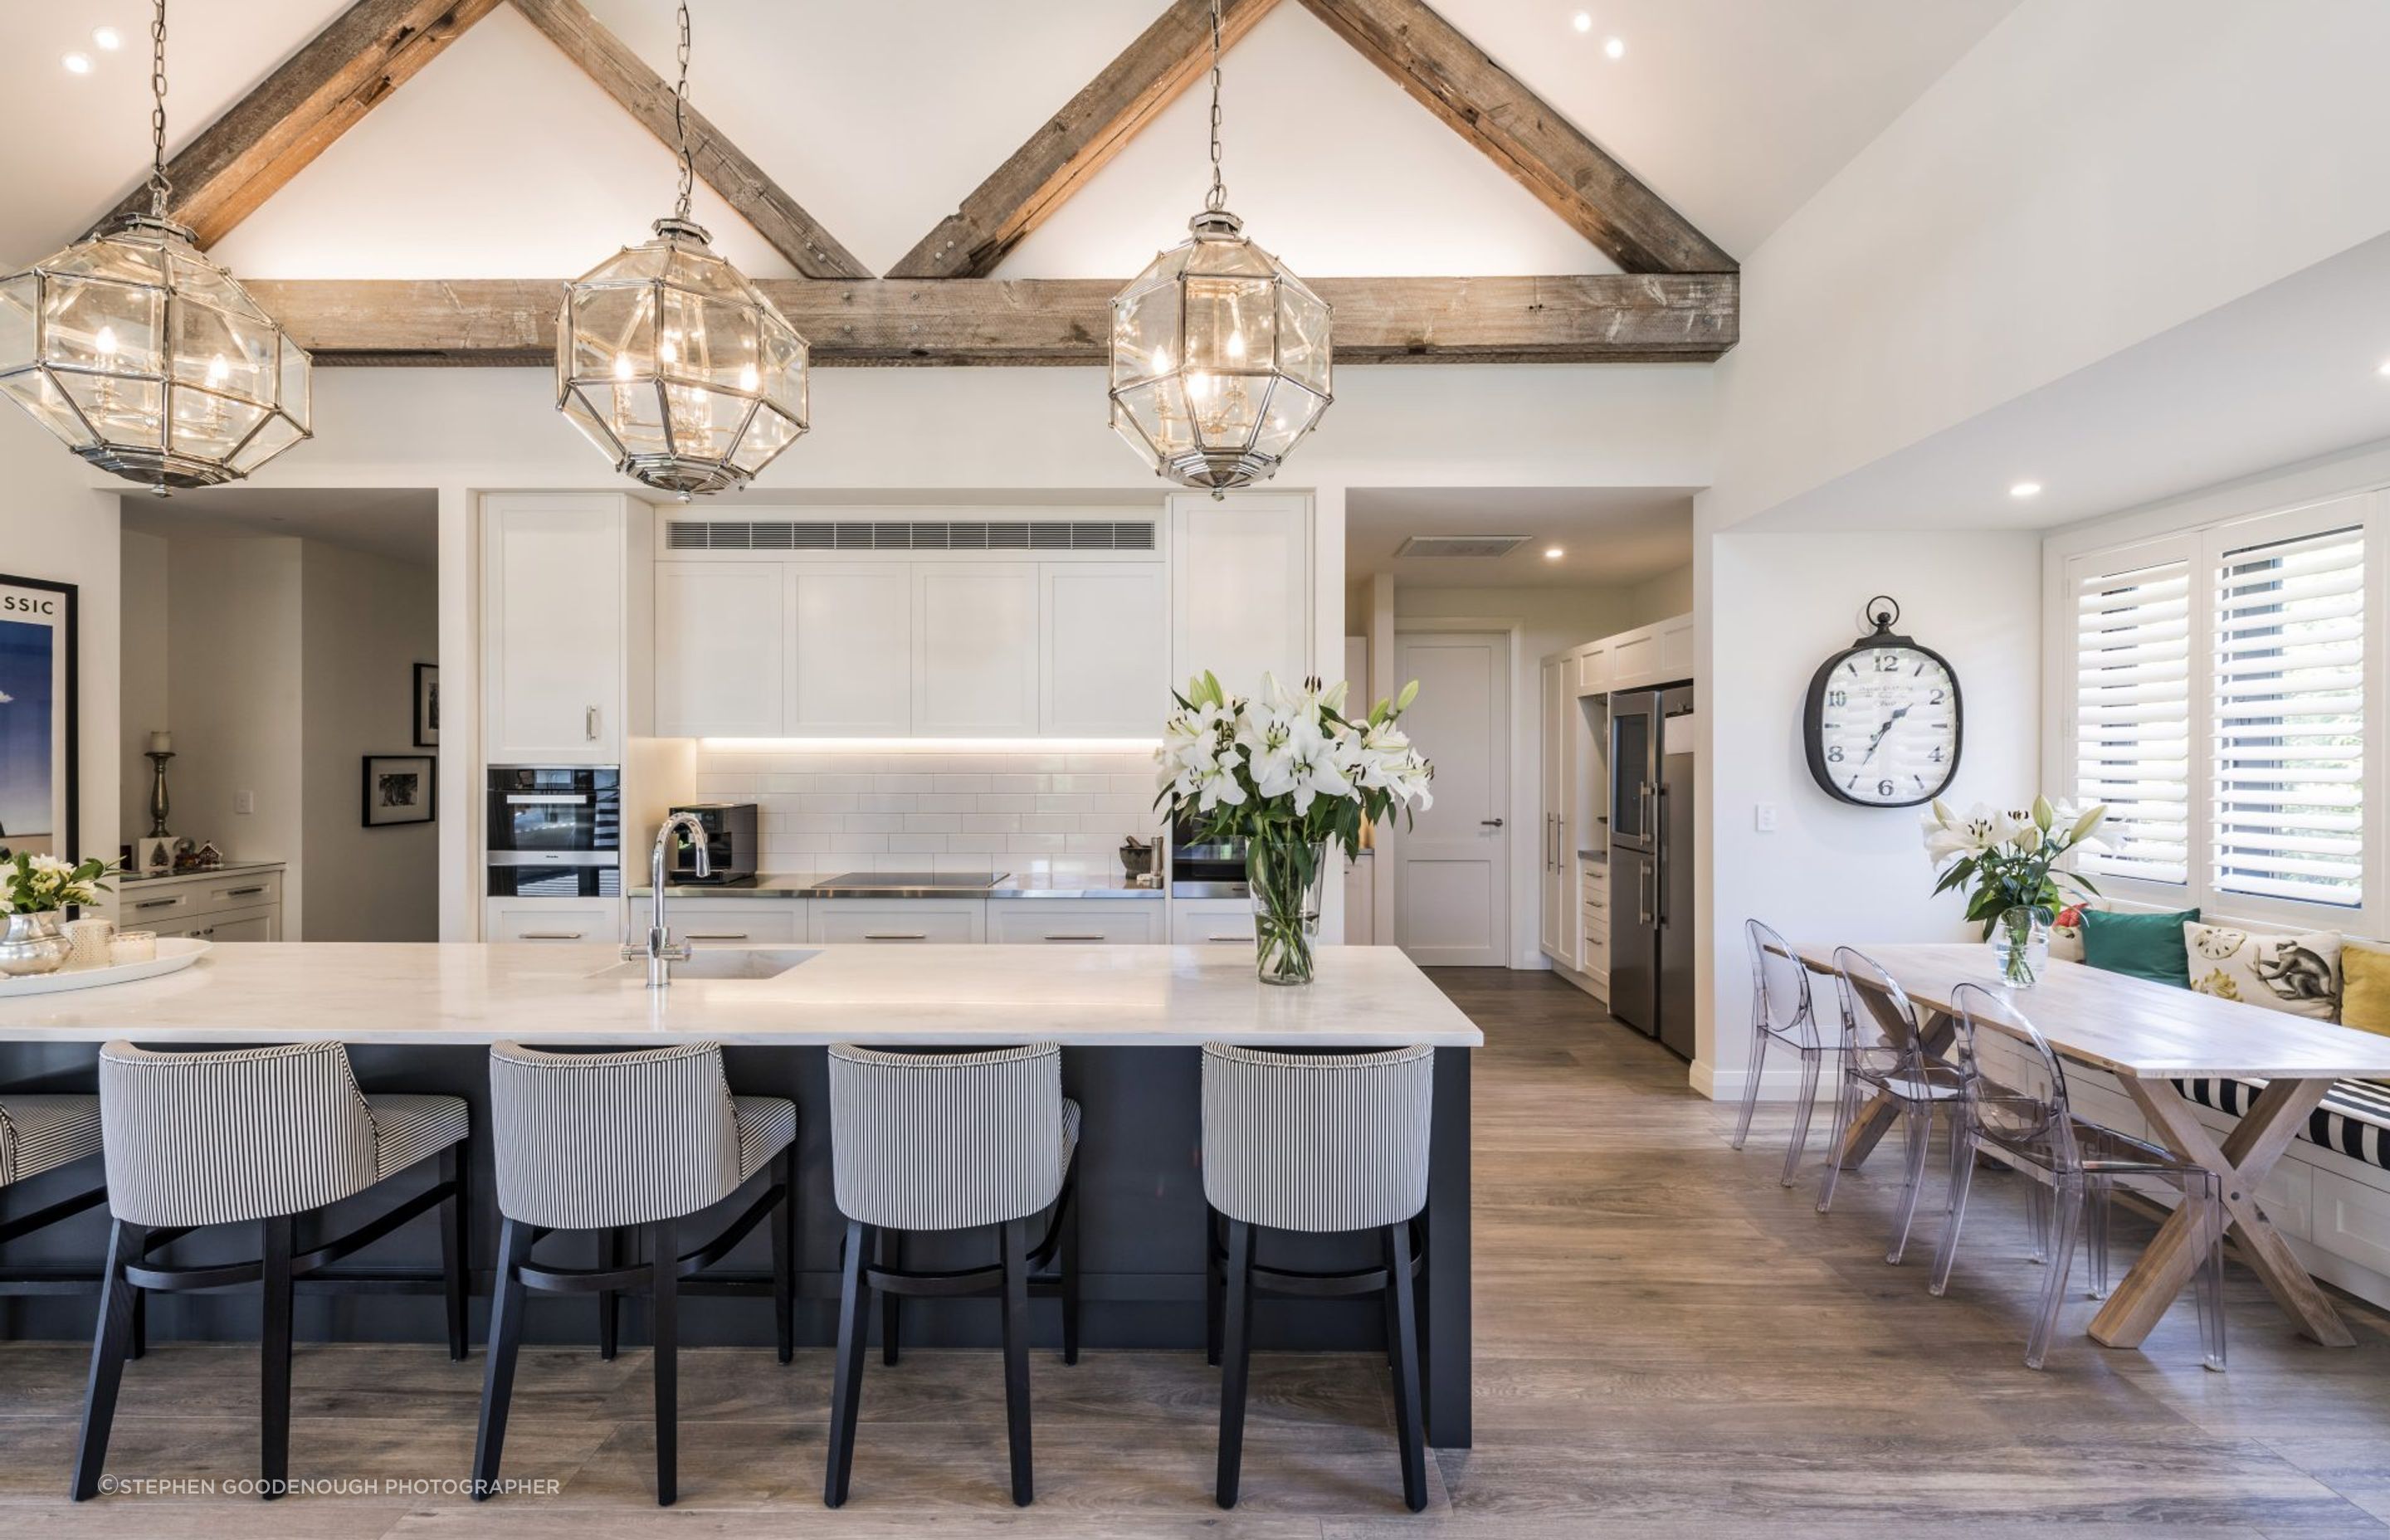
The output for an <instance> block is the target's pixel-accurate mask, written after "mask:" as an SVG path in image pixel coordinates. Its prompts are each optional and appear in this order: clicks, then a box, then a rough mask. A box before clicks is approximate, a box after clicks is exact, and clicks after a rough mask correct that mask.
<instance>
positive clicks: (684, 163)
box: [159, 0, 697, 223]
mask: <svg viewBox="0 0 2390 1540" xmlns="http://www.w3.org/2000/svg"><path fill="white" fill-rule="evenodd" d="M159 3H160V4H161V6H162V5H163V4H164V3H165V0H159ZM673 134H674V135H675V137H676V138H677V139H678V140H679V141H680V201H679V202H678V203H676V204H675V205H674V206H673V217H674V218H675V219H677V220H680V221H682V222H684V223H686V222H687V219H688V204H689V197H690V195H691V194H693V193H694V192H695V191H696V190H697V162H696V160H694V159H693V158H692V157H691V156H690V154H689V149H688V4H687V0H682V3H681V6H680V84H679V85H677V86H675V88H674V90H673Z"/></svg>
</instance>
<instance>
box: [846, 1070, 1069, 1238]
mask: <svg viewBox="0 0 2390 1540" xmlns="http://www.w3.org/2000/svg"><path fill="white" fill-rule="evenodd" d="M829 1137H830V1171H831V1178H832V1183H833V1186H834V1188H835V1190H836V1192H837V1196H838V1210H839V1213H842V1214H844V1215H846V1216H847V1217H848V1218H849V1219H854V1220H859V1221H861V1222H862V1223H863V1224H866V1225H877V1226H886V1227H887V1228H889V1229H895V1230H968V1229H975V1228H978V1227H979V1226H986V1225H1002V1224H1007V1223H1009V1222H1010V1221H1012V1220H1015V1219H1022V1218H1026V1217H1027V1216H1028V1215H1030V1214H1033V1213H1041V1212H1042V1211H1044V1210H1045V1209H1047V1208H1048V1207H1050V1206H1051V1205H1052V1204H1053V1202H1054V1200H1055V1199H1056V1198H1057V1197H1058V1196H1060V1193H1061V1190H1062V1178H1063V1176H1064V1174H1066V1173H1068V1172H1069V1170H1070V1169H1071V1158H1072V1155H1073V1151H1074V1150H1075V1149H1077V1147H1078V1142H1079V1108H1078V1104H1077V1103H1076V1102H1073V1101H1071V1100H1069V1099H1068V1098H1067V1097H1064V1096H1063V1095H1062V1050H1061V1047H1060V1045H1058V1044H1053V1043H1040V1044H1033V1045H1031V1046H1027V1047H1020V1048H997V1049H994V1050H991V1051H987V1052H981V1053H890V1052H887V1051H885V1050H882V1049H877V1048H864V1047H857V1046H854V1045H852V1044H847V1043H838V1044H833V1045H831V1046H830V1050H829Z"/></svg>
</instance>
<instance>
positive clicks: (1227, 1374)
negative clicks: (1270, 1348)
mask: <svg viewBox="0 0 2390 1540" xmlns="http://www.w3.org/2000/svg"><path fill="white" fill-rule="evenodd" d="M1220 1286H1221V1293H1222V1296H1223V1299H1222V1304H1223V1309H1222V1311H1221V1315H1222V1316H1223V1327H1222V1331H1221V1342H1220V1472H1219V1479H1218V1482H1217V1483H1216V1484H1215V1485H1214V1489H1213V1496H1214V1498H1216V1499H1217V1500H1218V1502H1219V1504H1220V1506H1221V1507H1222V1508H1234V1507H1236V1506H1237V1476H1238V1471H1239V1469H1240V1466H1241V1465H1242V1464H1243V1462H1244V1457H1245V1377H1246V1374H1247V1371H1248V1370H1249V1369H1251V1367H1253V1226H1251V1225H1248V1224H1246V1223H1245V1222H1244V1221H1243V1220H1240V1219H1231V1220H1229V1221H1228V1265H1227V1276H1226V1277H1223V1278H1222V1279H1221V1280H1220Z"/></svg>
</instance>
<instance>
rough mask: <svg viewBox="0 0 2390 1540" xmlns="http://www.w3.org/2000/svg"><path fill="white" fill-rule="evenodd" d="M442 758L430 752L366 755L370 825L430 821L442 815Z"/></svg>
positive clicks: (386, 825) (383, 826)
mask: <svg viewBox="0 0 2390 1540" xmlns="http://www.w3.org/2000/svg"><path fill="white" fill-rule="evenodd" d="M437 764H439V761H438V760H437V759H435V758H434V757H433V756H431V755H430V754H367V755H366V810H365V818H366V828H390V827H391V826H392V825H394V824H428V823H430V822H431V821H432V820H433V819H434V818H435V817H437V816H438V814H439V800H440V781H439V777H438V776H435V775H433V774H432V771H433V768H434V767H435V766H436V765H437Z"/></svg>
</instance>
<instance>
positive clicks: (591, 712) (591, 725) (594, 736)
mask: <svg viewBox="0 0 2390 1540" xmlns="http://www.w3.org/2000/svg"><path fill="white" fill-rule="evenodd" d="M582 725H583V726H584V728H585V730H586V731H587V733H588V734H589V741H590V742H592V743H595V742H597V741H598V708H597V707H595V706H592V707H590V708H589V709H588V711H587V712H586V713H585V715H584V716H583V718H582Z"/></svg>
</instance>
